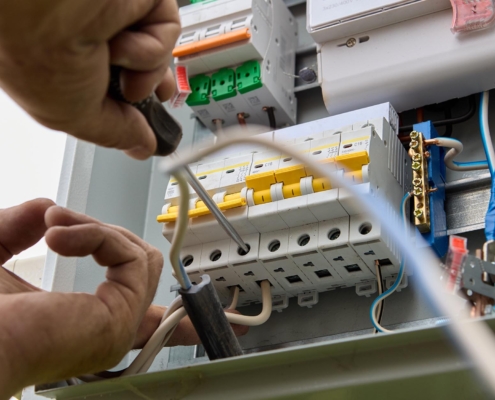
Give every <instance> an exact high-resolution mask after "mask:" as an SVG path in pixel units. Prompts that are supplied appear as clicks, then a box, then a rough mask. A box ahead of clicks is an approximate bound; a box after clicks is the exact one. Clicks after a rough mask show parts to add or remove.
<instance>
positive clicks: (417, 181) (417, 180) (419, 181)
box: [413, 178, 423, 186]
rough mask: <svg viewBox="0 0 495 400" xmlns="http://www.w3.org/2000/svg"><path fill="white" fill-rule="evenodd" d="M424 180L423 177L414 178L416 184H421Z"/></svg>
mask: <svg viewBox="0 0 495 400" xmlns="http://www.w3.org/2000/svg"><path fill="white" fill-rule="evenodd" d="M422 182H423V181H422V180H421V178H414V179H413V185H414V186H420V185H421V183H422Z"/></svg>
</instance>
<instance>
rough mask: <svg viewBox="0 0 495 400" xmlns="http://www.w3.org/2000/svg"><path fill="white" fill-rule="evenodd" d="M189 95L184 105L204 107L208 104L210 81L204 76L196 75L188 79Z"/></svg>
mask: <svg viewBox="0 0 495 400" xmlns="http://www.w3.org/2000/svg"><path fill="white" fill-rule="evenodd" d="M189 86H190V87H191V90H192V92H191V94H190V95H189V96H188V97H187V100H186V104H187V105H188V106H191V107H192V106H204V105H206V104H210V99H209V96H210V90H211V80H210V77H209V76H206V75H202V74H201V75H196V76H195V77H193V78H191V79H189Z"/></svg>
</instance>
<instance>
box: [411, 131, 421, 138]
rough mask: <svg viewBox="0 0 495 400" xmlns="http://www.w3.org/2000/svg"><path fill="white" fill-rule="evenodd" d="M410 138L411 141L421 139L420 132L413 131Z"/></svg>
mask: <svg viewBox="0 0 495 400" xmlns="http://www.w3.org/2000/svg"><path fill="white" fill-rule="evenodd" d="M409 136H410V138H411V139H417V138H418V137H419V132H418V131H412V132H411V133H410V135H409Z"/></svg>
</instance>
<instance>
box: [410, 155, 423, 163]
mask: <svg viewBox="0 0 495 400" xmlns="http://www.w3.org/2000/svg"><path fill="white" fill-rule="evenodd" d="M412 159H413V161H417V162H420V161H421V154H419V153H416V154H413V156H412Z"/></svg>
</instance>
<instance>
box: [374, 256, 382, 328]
mask: <svg viewBox="0 0 495 400" xmlns="http://www.w3.org/2000/svg"><path fill="white" fill-rule="evenodd" d="M375 273H376V281H377V282H376V283H377V285H378V295H379V296H380V295H381V294H382V293H383V281H382V279H381V272H380V264H379V263H378V262H376V263H375ZM382 309H383V300H382V301H380V302H379V303H378V307H377V308H376V312H375V319H376V321H377V323H379V321H378V319H379V317H380V313H381V312H382ZM373 333H378V329H376V328H375V327H373Z"/></svg>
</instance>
